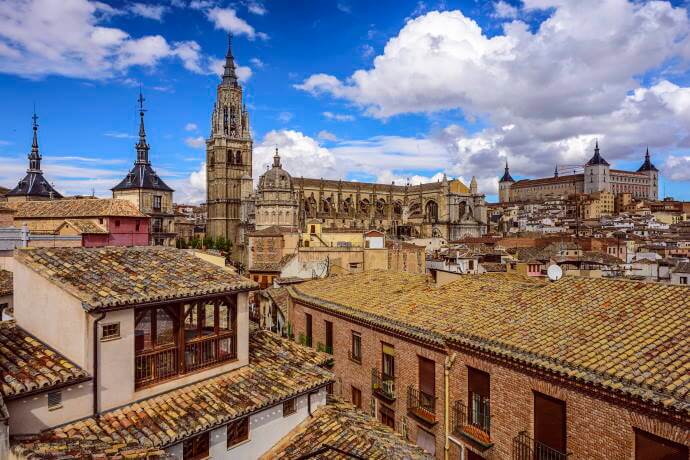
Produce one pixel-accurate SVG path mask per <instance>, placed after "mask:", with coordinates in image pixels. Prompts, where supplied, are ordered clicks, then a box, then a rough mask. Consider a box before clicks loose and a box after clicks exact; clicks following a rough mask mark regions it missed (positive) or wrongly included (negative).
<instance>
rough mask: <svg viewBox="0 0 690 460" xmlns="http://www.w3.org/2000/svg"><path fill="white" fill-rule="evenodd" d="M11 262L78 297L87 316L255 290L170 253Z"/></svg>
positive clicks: (83, 252)
mask: <svg viewBox="0 0 690 460" xmlns="http://www.w3.org/2000/svg"><path fill="white" fill-rule="evenodd" d="M15 257H16V259H17V261H18V262H19V263H23V264H25V265H26V266H28V267H30V268H31V269H33V270H34V271H36V272H37V273H38V274H39V275H41V276H43V277H44V278H47V279H48V280H50V281H51V282H53V283H54V284H56V285H58V286H60V287H61V288H62V289H65V290H66V291H68V292H69V293H70V294H72V295H73V296H75V297H77V298H78V299H79V300H81V301H82V305H83V306H84V309H86V310H87V311H91V310H96V309H101V308H106V309H107V308H109V307H120V306H127V305H136V304H140V303H143V302H152V301H159V300H171V299H180V298H185V297H195V296H200V295H207V294H216V293H217V294H222V293H225V292H233V291H238V290H247V289H255V288H256V287H257V284H256V283H254V282H253V281H250V280H248V279H246V278H243V277H241V276H239V275H237V274H234V273H233V272H231V271H229V270H225V269H223V268H221V267H218V266H216V265H214V264H211V263H209V262H206V261H204V260H202V259H200V258H198V257H195V256H193V255H191V254H188V253H187V252H185V251H181V250H178V249H174V248H164V247H155V246H142V247H134V248H124V247H106V248H37V249H22V250H20V251H17V255H16V256H15Z"/></svg>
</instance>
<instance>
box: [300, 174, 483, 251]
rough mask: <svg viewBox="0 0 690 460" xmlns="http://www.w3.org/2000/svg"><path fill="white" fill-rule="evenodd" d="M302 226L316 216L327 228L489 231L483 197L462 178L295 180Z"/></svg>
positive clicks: (403, 232)
mask: <svg viewBox="0 0 690 460" xmlns="http://www.w3.org/2000/svg"><path fill="white" fill-rule="evenodd" d="M293 183H294V184H295V185H294V186H295V189H296V190H297V193H298V195H299V224H300V228H302V229H304V228H305V225H306V222H307V221H310V220H312V219H317V220H319V221H321V223H322V225H323V226H324V227H328V228H352V229H361V230H362V231H366V230H371V229H376V230H380V231H382V232H384V233H387V234H388V235H392V236H409V237H423V238H427V237H432V236H438V237H442V238H446V239H451V240H452V239H459V238H461V237H463V236H480V235H483V234H484V233H486V221H487V220H486V203H485V200H484V195H483V194H480V193H478V192H477V191H476V189H475V191H474V193H473V192H472V191H471V190H470V189H469V188H467V186H465V185H464V184H463V183H462V182H460V181H459V180H450V181H449V180H447V179H446V178H445V177H444V179H443V180H442V181H438V182H432V183H427V184H421V185H393V184H391V185H383V184H373V183H365V182H350V181H336V180H325V179H306V178H293Z"/></svg>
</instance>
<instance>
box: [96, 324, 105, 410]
mask: <svg viewBox="0 0 690 460" xmlns="http://www.w3.org/2000/svg"><path fill="white" fill-rule="evenodd" d="M105 315H106V313H105V312H103V313H101V314H100V316H98V317H97V318H96V319H95V320H94V322H93V415H94V416H97V415H98V323H99V322H100V321H101V320H102V319H103V318H105Z"/></svg>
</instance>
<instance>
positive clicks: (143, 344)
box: [134, 310, 153, 351]
mask: <svg viewBox="0 0 690 460" xmlns="http://www.w3.org/2000/svg"><path fill="white" fill-rule="evenodd" d="M137 314H138V315H140V316H139V317H138V319H137V324H136V326H134V349H135V350H136V351H140V350H148V349H149V348H152V347H153V337H152V335H151V333H152V331H151V311H150V310H146V311H144V312H137Z"/></svg>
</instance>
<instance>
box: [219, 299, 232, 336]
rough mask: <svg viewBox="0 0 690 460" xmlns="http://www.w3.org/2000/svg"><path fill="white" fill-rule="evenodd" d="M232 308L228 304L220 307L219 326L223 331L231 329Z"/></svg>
mask: <svg viewBox="0 0 690 460" xmlns="http://www.w3.org/2000/svg"><path fill="white" fill-rule="evenodd" d="M230 321H231V319H230V308H228V306H227V305H220V306H219V307H218V328H219V329H220V330H221V332H222V331H230V330H231V326H232V324H231V322H230Z"/></svg>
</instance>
